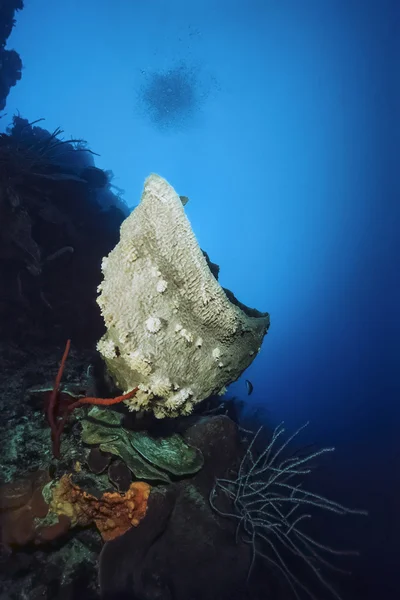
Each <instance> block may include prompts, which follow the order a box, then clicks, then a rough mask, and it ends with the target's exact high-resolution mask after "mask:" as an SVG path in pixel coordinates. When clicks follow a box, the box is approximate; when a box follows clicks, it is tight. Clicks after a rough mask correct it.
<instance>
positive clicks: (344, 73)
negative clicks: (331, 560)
mask: <svg viewBox="0 0 400 600" xmlns="http://www.w3.org/2000/svg"><path fill="white" fill-rule="evenodd" d="M127 7H128V8H127ZM399 13H400V3H399V2H398V1H395V0H394V1H389V0H376V1H368V0H358V1H355V0H314V1H313V0H281V1H276V0H264V1H261V0H258V1H256V0H229V1H228V0H202V1H201V2H198V3H195V2H188V1H187V0H171V1H169V2H167V1H163V0H148V1H131V2H126V0H113V2H111V1H109V0H85V1H84V2H82V0H79V2H78V1H77V0H69V1H68V2H51V3H43V2H42V1H41V0H29V1H28V0H27V1H26V7H25V9H24V10H23V11H22V12H21V13H20V14H19V16H18V21H17V28H16V29H15V30H14V32H13V34H12V36H11V38H10V40H9V44H8V47H15V48H16V49H17V50H18V51H19V52H20V54H21V57H22V60H23V63H24V65H25V70H24V72H23V78H22V80H21V82H19V83H18V85H17V86H16V87H15V88H14V89H13V90H12V93H11V95H10V97H9V100H8V104H7V113H8V117H7V118H8V120H9V119H10V118H11V116H12V114H13V113H14V112H15V111H16V110H19V111H20V112H21V114H22V116H24V117H26V118H28V119H29V120H31V121H33V120H35V119H37V118H40V117H45V118H46V121H45V126H46V127H47V128H49V129H50V130H53V129H55V128H56V127H57V126H59V125H60V126H61V127H62V128H63V129H64V130H65V133H66V136H67V137H68V136H73V137H83V138H85V139H86V140H88V142H89V144H90V146H91V148H93V150H95V151H96V152H98V153H100V154H101V157H100V158H98V159H97V161H96V163H97V165H98V166H100V167H103V168H105V169H112V170H113V171H114V173H115V180H114V182H115V184H116V185H117V186H119V187H121V188H123V189H124V190H125V194H124V198H125V200H126V202H127V204H128V205H129V206H133V205H135V204H137V202H138V201H139V198H140V193H141V188H142V185H143V181H144V178H145V177H146V176H147V175H148V174H149V173H150V172H152V171H153V172H157V173H159V174H161V175H163V176H164V177H166V178H167V179H168V180H169V181H170V183H171V184H172V185H173V186H174V187H175V188H176V189H177V191H178V192H179V193H180V194H185V195H188V196H189V197H190V202H189V204H188V205H187V212H188V215H189V218H190V220H191V222H192V225H193V228H194V231H195V233H196V235H197V237H198V239H199V242H200V244H201V246H202V248H204V249H206V250H207V252H208V253H209V254H210V257H211V259H212V260H213V261H215V262H217V263H218V264H219V265H220V266H221V278H220V281H221V283H222V285H224V286H226V287H229V288H230V289H232V290H233V291H234V293H235V294H236V295H237V296H238V297H239V299H240V300H242V301H243V302H245V303H246V304H249V305H251V306H255V307H257V308H259V309H260V310H268V311H269V312H270V313H271V329H270V333H269V335H268V336H267V338H266V340H265V342H264V345H263V349H262V352H261V354H260V355H259V356H258V357H257V359H256V361H255V362H254V364H253V365H252V366H251V367H250V369H249V370H248V371H247V372H246V375H245V376H246V377H247V378H250V379H251V381H252V382H253V384H254V393H253V395H252V396H251V397H250V398H249V400H251V401H252V403H254V404H262V405H263V406H264V408H266V410H267V415H268V417H269V418H270V420H271V422H277V421H280V420H281V419H284V420H285V421H286V422H287V424H288V427H289V428H290V429H292V428H295V427H297V426H298V425H300V424H301V423H303V422H304V421H306V420H310V421H311V424H310V426H309V438H310V440H311V441H316V442H317V443H319V444H322V445H335V446H336V447H337V453H336V455H335V457H334V459H332V457H331V458H330V460H329V461H326V463H325V464H326V468H325V470H324V471H322V472H320V473H319V474H318V477H320V480H321V485H323V488H324V490H326V492H327V493H329V494H330V495H331V496H333V497H334V498H336V499H338V500H340V501H343V502H345V503H347V504H350V505H355V506H359V507H366V508H368V509H369V511H370V517H369V519H368V520H365V519H362V522H359V521H358V520H357V519H356V520H355V521H354V523H353V522H352V523H350V521H349V522H347V521H346V525H345V527H346V528H347V527H348V528H349V531H351V533H352V537H354V538H355V539H354V543H355V545H356V546H359V547H360V549H361V552H362V558H361V559H360V560H359V561H358V562H357V563H356V565H358V566H356V569H355V571H356V576H355V579H354V582H355V587H356V589H358V590H359V591H358V592H357V593H356V592H353V597H360V598H361V597H363V598H367V597H368V598H375V599H381V598H382V600H383V599H384V600H392V599H393V600H394V599H395V598H399V597H400V585H399V582H398V579H397V572H398V569H399V567H400V545H399V539H400V517H399V514H400V502H399V492H400V454H399V446H400V440H399V427H400V345H399V343H400V289H399V273H400V260H399V257H400V244H399V226H400V210H399V192H400V186H399V174H398V173H399V172H400V165H399V164H398V162H399V161H398V149H399V142H400V135H399V87H398V81H399V80H398V77H399V58H400V47H399V40H400V15H399ZM179 65H184V71H185V72H186V73H189V75H190V77H189V78H190V85H191V86H192V88H193V93H194V104H193V107H192V110H191V111H189V112H187V111H186V112H185V110H184V109H183V112H182V114H180V113H178V114H177V116H176V117H175V118H173V119H172V120H171V122H167V123H166V124H165V123H164V126H162V125H163V124H162V123H161V124H160V123H158V124H157V123H154V121H152V120H151V119H150V118H149V115H150V112H149V111H150V109H149V107H147V106H146V104H145V103H144V102H143V99H142V100H141V98H142V97H143V90H145V89H146V86H147V88H148V86H149V85H150V83H151V81H152V77H153V74H154V72H160V71H163V70H168V69H175V68H177V67H178V66H179ZM147 109H149V110H147ZM3 124H4V120H2V125H3ZM158 125H160V126H158ZM396 167H397V171H398V172H397V173H396ZM230 392H232V393H234V394H237V395H239V396H242V397H245V387H244V383H243V380H241V381H239V382H238V383H236V384H234V385H232V386H231V389H230ZM356 521H357V522H356ZM335 523H336V522H335ZM335 526H336V524H335ZM339 526H340V524H339ZM357 586H359V587H358V588H357ZM362 594H365V595H364V596H362Z"/></svg>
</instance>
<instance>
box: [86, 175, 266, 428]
mask: <svg viewBox="0 0 400 600" xmlns="http://www.w3.org/2000/svg"><path fill="white" fill-rule="evenodd" d="M102 270H103V274H104V281H103V282H102V283H101V285H100V286H99V291H100V296H99V298H98V300H97V301H98V304H99V306H100V308H101V311H102V315H103V318H104V321H105V325H106V328H107V332H106V334H105V335H104V336H103V337H102V339H101V340H100V342H99V343H98V350H99V352H100V353H101V355H102V356H103V358H104V360H105V362H106V365H107V368H108V371H109V373H110V374H111V376H112V377H113V379H114V381H115V383H116V385H117V386H118V387H120V388H121V389H123V390H126V391H129V390H132V389H134V388H136V387H137V386H139V391H138V392H137V393H136V395H135V397H134V398H132V399H130V400H129V401H126V403H127V404H128V405H129V406H130V408H131V409H132V410H151V411H153V412H154V414H155V416H156V417H160V418H161V417H165V416H177V415H180V414H183V415H185V414H189V413H190V412H191V411H192V409H193V407H194V405H195V404H197V403H199V402H200V401H202V400H204V399H205V398H207V397H208V396H210V395H211V394H216V393H223V392H224V391H225V386H227V385H229V384H230V383H232V382H233V381H235V380H236V379H237V378H238V377H239V376H240V375H241V373H242V372H243V371H244V370H245V369H246V368H247V367H248V366H249V365H250V364H251V362H252V361H253V359H254V357H255V356H256V355H257V353H258V351H259V349H260V346H261V343H262V341H263V338H264V335H265V334H266V333H267V330H268V327H269V315H268V313H261V312H258V311H256V310H254V309H247V308H246V307H244V305H242V304H239V303H237V302H236V300H235V298H234V296H233V294H232V295H230V297H228V295H227V293H226V291H225V290H223V288H222V287H221V286H220V285H219V283H218V281H217V280H216V279H215V277H214V276H213V274H212V273H211V271H210V268H209V265H208V263H207V260H206V258H205V256H204V254H203V252H202V251H201V249H200V247H199V245H198V242H197V240H196V237H195V235H194V233H193V231H192V229H191V226H190V223H189V221H188V219H187V217H186V215H185V211H184V208H183V204H182V201H181V199H180V197H179V196H178V194H177V193H176V192H175V190H174V189H173V188H172V187H171V186H170V185H169V184H168V183H167V181H165V180H164V179H163V178H162V177H160V176H158V175H154V174H153V175H151V176H150V177H149V178H148V179H147V180H146V182H145V186H144V192H143V195H142V199H141V202H140V204H139V206H137V207H136V208H135V210H134V211H133V212H132V213H131V215H129V217H128V218H127V219H126V220H125V221H124V222H123V224H122V225H121V239H120V242H119V243H118V244H117V246H116V247H115V248H114V250H112V251H111V253H110V254H109V255H108V256H107V257H106V258H105V259H104V260H103V263H102Z"/></svg>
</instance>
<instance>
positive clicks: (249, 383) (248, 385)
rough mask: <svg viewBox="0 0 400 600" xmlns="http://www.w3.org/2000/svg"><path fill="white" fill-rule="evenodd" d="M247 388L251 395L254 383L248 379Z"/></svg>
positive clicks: (248, 393)
mask: <svg viewBox="0 0 400 600" xmlns="http://www.w3.org/2000/svg"><path fill="white" fill-rule="evenodd" d="M246 389H247V395H248V396H250V394H251V392H252V391H253V384H252V383H251V381H249V380H248V379H246Z"/></svg>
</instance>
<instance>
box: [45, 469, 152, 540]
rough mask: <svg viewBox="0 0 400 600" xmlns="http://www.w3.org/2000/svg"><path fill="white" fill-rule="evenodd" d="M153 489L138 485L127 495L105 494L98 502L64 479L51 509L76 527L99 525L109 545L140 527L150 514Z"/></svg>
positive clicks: (141, 483) (57, 490)
mask: <svg viewBox="0 0 400 600" xmlns="http://www.w3.org/2000/svg"><path fill="white" fill-rule="evenodd" d="M150 489H151V488H150V485H149V484H148V483H144V482H142V481H135V482H134V483H132V484H131V485H130V487H129V490H128V491H127V492H126V493H125V494H119V493H118V492H105V493H104V494H103V495H102V496H101V498H96V497H95V496H93V495H92V494H89V493H88V492H86V491H84V490H82V489H81V488H80V487H79V486H77V485H75V484H74V483H73V482H72V481H71V477H70V476H68V475H64V476H63V477H62V478H61V479H60V481H59V482H58V483H57V485H56V487H55V488H54V490H53V497H52V501H51V503H50V509H51V510H52V511H53V512H54V513H56V514H57V515H58V516H59V517H60V516H62V515H64V516H66V517H68V518H69V519H70V521H71V525H72V526H75V525H80V526H87V525H90V524H91V523H95V525H96V527H97V529H98V530H99V532H100V534H101V536H102V538H103V540H104V541H106V542H107V541H109V540H113V539H115V538H116V537H118V536H120V535H122V534H123V533H125V532H126V531H128V529H130V528H131V527H132V526H137V525H138V524H139V523H140V521H141V520H142V519H143V518H144V516H145V514H146V509H147V500H148V498H149V495H150Z"/></svg>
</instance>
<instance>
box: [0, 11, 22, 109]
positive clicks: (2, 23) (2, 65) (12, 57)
mask: <svg viewBox="0 0 400 600" xmlns="http://www.w3.org/2000/svg"><path fill="white" fill-rule="evenodd" d="M23 7H24V3H23V2H22V0H2V2H1V3H0V111H1V110H4V108H5V105H6V100H7V96H8V94H9V92H10V89H11V88H12V87H13V86H14V85H15V84H16V83H17V81H19V80H20V79H21V71H22V61H21V58H20V56H19V54H18V52H16V51H15V50H8V49H7V50H6V48H5V45H6V42H7V39H8V38H9V36H10V34H11V31H12V29H13V27H14V25H15V18H14V16H15V13H16V11H18V10H22V9H23Z"/></svg>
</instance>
